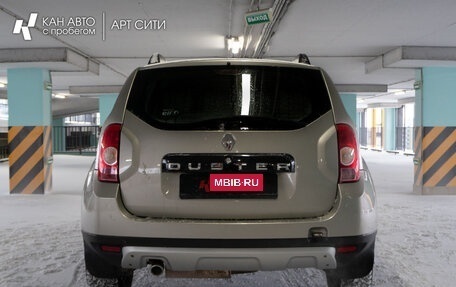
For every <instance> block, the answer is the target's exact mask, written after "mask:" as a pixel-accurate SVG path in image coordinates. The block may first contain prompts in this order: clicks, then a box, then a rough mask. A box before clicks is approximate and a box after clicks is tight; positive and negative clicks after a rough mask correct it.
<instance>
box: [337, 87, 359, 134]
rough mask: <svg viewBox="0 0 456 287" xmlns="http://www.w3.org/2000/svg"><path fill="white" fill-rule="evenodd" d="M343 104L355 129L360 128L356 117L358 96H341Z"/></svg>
mask: <svg viewBox="0 0 456 287" xmlns="http://www.w3.org/2000/svg"><path fill="white" fill-rule="evenodd" d="M340 98H341V99H342V103H343V104H344V107H345V110H346V111H347V113H348V115H349V116H350V118H351V120H352V121H353V124H354V125H355V127H357V126H358V123H357V117H356V94H340Z"/></svg>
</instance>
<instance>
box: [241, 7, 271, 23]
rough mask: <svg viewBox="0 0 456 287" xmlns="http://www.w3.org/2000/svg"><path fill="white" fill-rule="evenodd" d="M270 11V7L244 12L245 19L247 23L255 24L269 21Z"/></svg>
mask: <svg viewBox="0 0 456 287" xmlns="http://www.w3.org/2000/svg"><path fill="white" fill-rule="evenodd" d="M271 19H272V11H271V9H266V10H259V11H255V12H250V13H247V14H245V21H246V22H247V25H256V24H262V23H268V22H271Z"/></svg>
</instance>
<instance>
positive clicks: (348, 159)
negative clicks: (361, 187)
mask: <svg viewBox="0 0 456 287" xmlns="http://www.w3.org/2000/svg"><path fill="white" fill-rule="evenodd" d="M336 130H337V144H338V147H339V183H344V182H356V181H358V180H359V177H360V174H359V165H360V161H359V160H360V158H359V148H358V142H357V141H356V135H355V132H354V131H353V129H352V127H351V126H350V125H347V124H337V125H336Z"/></svg>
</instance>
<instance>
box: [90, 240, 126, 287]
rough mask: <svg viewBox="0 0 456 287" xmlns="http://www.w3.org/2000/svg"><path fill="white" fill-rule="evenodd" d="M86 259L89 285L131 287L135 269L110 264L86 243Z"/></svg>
mask: <svg viewBox="0 0 456 287" xmlns="http://www.w3.org/2000/svg"><path fill="white" fill-rule="evenodd" d="M84 261H85V266H86V281H87V285H88V286H91V287H92V286H93V287H95V286H103V287H131V284H132V282H133V271H134V270H133V269H122V268H120V267H117V266H113V265H110V264H109V263H107V262H106V260H104V259H103V258H102V257H100V256H98V255H97V254H96V253H95V252H94V251H92V250H91V249H90V247H89V246H88V245H86V244H85V243H84Z"/></svg>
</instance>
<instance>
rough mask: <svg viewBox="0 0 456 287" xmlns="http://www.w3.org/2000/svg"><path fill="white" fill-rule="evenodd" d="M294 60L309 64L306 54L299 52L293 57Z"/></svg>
mask: <svg viewBox="0 0 456 287" xmlns="http://www.w3.org/2000/svg"><path fill="white" fill-rule="evenodd" d="M294 62H298V63H304V64H308V65H310V60H309V57H307V55H306V54H299V55H298V56H297V57H296V58H295V59H294Z"/></svg>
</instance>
